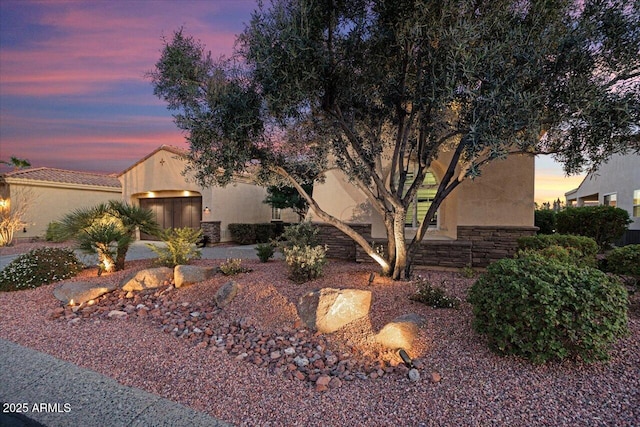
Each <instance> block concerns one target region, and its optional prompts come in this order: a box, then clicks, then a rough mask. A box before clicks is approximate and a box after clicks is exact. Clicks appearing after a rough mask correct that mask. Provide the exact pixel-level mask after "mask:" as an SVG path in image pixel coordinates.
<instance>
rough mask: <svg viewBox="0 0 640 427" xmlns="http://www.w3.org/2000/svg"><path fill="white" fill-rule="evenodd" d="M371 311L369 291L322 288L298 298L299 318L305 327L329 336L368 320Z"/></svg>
mask: <svg viewBox="0 0 640 427" xmlns="http://www.w3.org/2000/svg"><path fill="white" fill-rule="evenodd" d="M370 307H371V292H370V291H363V290H359V289H333V288H323V289H320V290H317V291H313V292H309V293H308V294H306V295H304V296H302V297H301V298H300V301H299V303H298V314H299V315H300V318H301V319H302V321H303V322H305V323H306V325H307V326H308V327H310V328H315V329H316V330H317V331H318V332H321V333H331V332H335V331H337V330H338V329H340V328H342V327H343V326H345V325H347V324H348V323H351V322H353V321H354V320H356V319H360V318H362V317H365V316H368V315H369V308H370Z"/></svg>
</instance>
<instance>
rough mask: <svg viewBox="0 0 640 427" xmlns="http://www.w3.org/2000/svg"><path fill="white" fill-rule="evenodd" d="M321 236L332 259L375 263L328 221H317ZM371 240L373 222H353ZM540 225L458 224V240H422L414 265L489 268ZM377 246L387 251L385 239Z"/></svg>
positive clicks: (508, 253) (513, 251) (515, 249)
mask: <svg viewBox="0 0 640 427" xmlns="http://www.w3.org/2000/svg"><path fill="white" fill-rule="evenodd" d="M317 225H318V226H319V227H320V233H319V237H320V240H321V241H322V243H323V244H326V245H328V246H329V250H328V252H327V256H328V257H329V258H341V259H346V260H351V261H356V262H373V260H372V259H371V257H369V256H368V255H367V254H366V253H365V252H364V250H363V249H362V248H360V246H359V245H357V244H356V243H355V242H354V241H353V240H351V239H350V238H349V237H347V236H346V235H345V234H343V233H342V232H341V231H339V230H338V229H337V228H335V227H332V226H330V225H328V224H317ZM351 226H352V227H353V228H355V229H357V230H358V231H359V232H361V233H363V235H364V236H365V237H366V238H367V240H369V241H373V240H372V239H371V238H370V236H371V225H370V224H351ZM536 231H537V227H516V226H504V227H494V226H458V239H457V240H423V241H422V243H421V245H420V250H419V251H418V253H417V254H416V256H415V260H414V265H422V266H436V267H456V268H460V267H465V266H468V265H471V266H473V267H486V266H488V265H489V264H491V263H492V262H494V261H497V260H499V259H502V258H505V257H508V256H512V255H513V254H515V253H516V251H517V249H518V242H517V240H518V238H519V237H522V236H532V235H534V234H535V233H536ZM375 244H376V246H379V247H381V249H382V250H385V249H386V248H385V246H386V241H384V240H376V241H375Z"/></svg>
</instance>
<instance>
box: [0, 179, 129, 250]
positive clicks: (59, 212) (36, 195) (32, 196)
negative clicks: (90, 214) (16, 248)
mask: <svg viewBox="0 0 640 427" xmlns="http://www.w3.org/2000/svg"><path fill="white" fill-rule="evenodd" d="M121 194H122V189H121V185H120V181H119V180H118V178H117V177H115V176H112V175H103V174H97V173H88V172H78V171H71V170H64V169H53V168H44V167H42V168H30V169H19V170H15V171H13V172H8V173H5V174H2V175H0V205H1V206H2V207H3V208H4V209H9V208H11V205H12V204H13V205H14V207H16V206H15V205H17V204H23V203H26V214H25V217H24V222H25V223H26V226H25V227H24V229H23V230H22V231H21V232H20V231H18V232H17V233H16V234H15V235H14V238H15V239H32V238H36V237H44V236H45V234H46V231H47V226H48V225H49V223H50V222H53V221H56V220H59V219H60V218H61V217H62V216H64V215H65V214H67V213H69V212H70V211H72V210H74V209H78V208H85V207H91V206H95V205H97V204H99V203H105V202H108V201H109V200H119V199H120V198H121Z"/></svg>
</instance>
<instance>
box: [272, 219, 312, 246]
mask: <svg viewBox="0 0 640 427" xmlns="http://www.w3.org/2000/svg"><path fill="white" fill-rule="evenodd" d="M319 232H320V229H319V228H318V227H317V226H315V225H313V224H312V223H311V222H309V221H305V222H300V223H298V224H293V225H290V226H288V227H285V229H284V232H283V233H282V236H280V238H281V240H282V241H281V243H280V246H281V247H282V248H283V249H284V248H291V247H293V246H298V247H300V248H301V247H304V246H310V247H315V246H318V245H319V244H320V239H319V238H318V233H319Z"/></svg>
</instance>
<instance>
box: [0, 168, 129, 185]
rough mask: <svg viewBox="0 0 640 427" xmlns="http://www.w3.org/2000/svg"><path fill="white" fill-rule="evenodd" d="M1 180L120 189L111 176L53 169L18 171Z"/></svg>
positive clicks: (5, 175)
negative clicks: (11, 179) (9, 179)
mask: <svg viewBox="0 0 640 427" xmlns="http://www.w3.org/2000/svg"><path fill="white" fill-rule="evenodd" d="M0 177H2V178H15V179H24V180H29V181H47V182H60V183H65V184H79V185H94V186H98V187H110V188H121V184H120V181H119V180H118V178H117V177H115V176H113V175H104V174H99V173H91V172H78V171H70V170H64V169H53V168H32V169H19V170H16V171H13V172H8V173H5V174H2V175H0Z"/></svg>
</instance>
